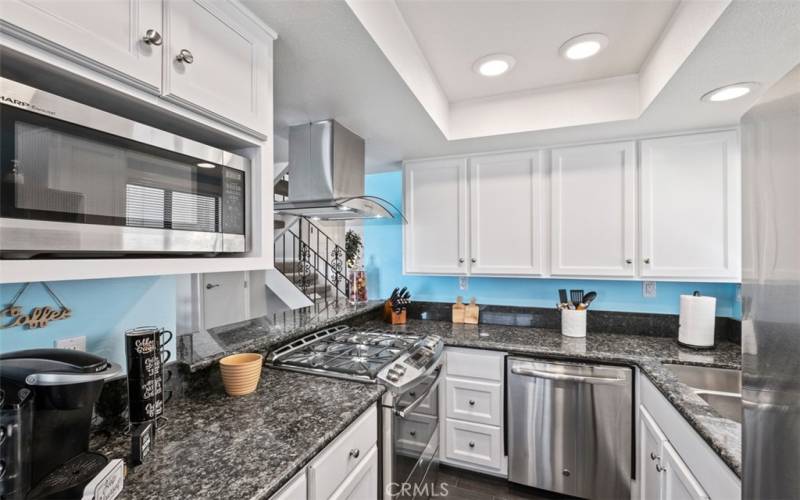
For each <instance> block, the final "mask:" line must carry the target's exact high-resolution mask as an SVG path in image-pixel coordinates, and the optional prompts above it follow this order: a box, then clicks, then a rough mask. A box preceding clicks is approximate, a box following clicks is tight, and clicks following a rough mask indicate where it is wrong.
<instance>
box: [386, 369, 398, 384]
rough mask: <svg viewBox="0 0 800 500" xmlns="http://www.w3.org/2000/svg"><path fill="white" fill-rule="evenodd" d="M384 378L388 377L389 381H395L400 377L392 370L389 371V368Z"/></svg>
mask: <svg viewBox="0 0 800 500" xmlns="http://www.w3.org/2000/svg"><path fill="white" fill-rule="evenodd" d="M386 378H388V379H389V380H390V381H392V382H397V381H398V380H400V377H398V376H397V375H396V374H395V373H394V372H393V371H391V370H389V374H388V375H386Z"/></svg>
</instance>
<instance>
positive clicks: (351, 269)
mask: <svg viewBox="0 0 800 500" xmlns="http://www.w3.org/2000/svg"><path fill="white" fill-rule="evenodd" d="M363 248H364V242H363V241H362V239H361V235H360V234H358V233H357V232H355V231H353V230H352V229H349V230H348V231H347V233H346V234H345V236H344V255H345V263H346V265H347V269H348V273H347V275H348V280H349V281H350V292H349V299H350V302H352V303H353V304H357V303H359V302H366V301H367V273H366V271H364V266H363V264H362V263H361V250H362V249H363Z"/></svg>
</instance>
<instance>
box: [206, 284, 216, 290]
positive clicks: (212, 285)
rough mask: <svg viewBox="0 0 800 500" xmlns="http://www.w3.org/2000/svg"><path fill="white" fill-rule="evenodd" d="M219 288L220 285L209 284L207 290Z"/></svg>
mask: <svg viewBox="0 0 800 500" xmlns="http://www.w3.org/2000/svg"><path fill="white" fill-rule="evenodd" d="M218 286H219V283H209V284H208V285H206V290H211V289H212V288H217V287H218Z"/></svg>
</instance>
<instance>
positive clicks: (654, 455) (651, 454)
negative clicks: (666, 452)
mask: <svg viewBox="0 0 800 500" xmlns="http://www.w3.org/2000/svg"><path fill="white" fill-rule="evenodd" d="M659 458H661V457H659V456H658V455H656V452H654V451H651V452H650V460H658V459H659Z"/></svg>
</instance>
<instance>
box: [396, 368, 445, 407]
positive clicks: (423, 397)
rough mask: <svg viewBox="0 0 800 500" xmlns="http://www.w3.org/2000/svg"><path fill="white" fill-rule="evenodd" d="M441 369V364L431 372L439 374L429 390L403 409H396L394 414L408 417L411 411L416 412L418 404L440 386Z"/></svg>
mask: <svg viewBox="0 0 800 500" xmlns="http://www.w3.org/2000/svg"><path fill="white" fill-rule="evenodd" d="M441 371H442V367H441V365H439V366H437V367H436V369H434V370H433V371H432V372H431V373H436V374H437V376H436V380H435V381H434V382H433V383H432V384H431V386H430V387H428V390H427V391H425V392H424V393H423V394H422V395H421V396H420V397H418V398H417V399H415V400H414V401H412V402H411V403H409V405H408V406H406V407H405V408H403V409H402V410H395V411H394V414H395V415H397V416H398V417H400V418H406V417H408V416H409V415H410V414H411V413H413V412H414V410H416V409H417V406H419V405H420V403H422V401H423V400H424V399H425V398H427V397H428V396H430V394H431V392H433V390H434V389H436V388H437V387H439V382H440V381H441V377H439V372H441Z"/></svg>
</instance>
